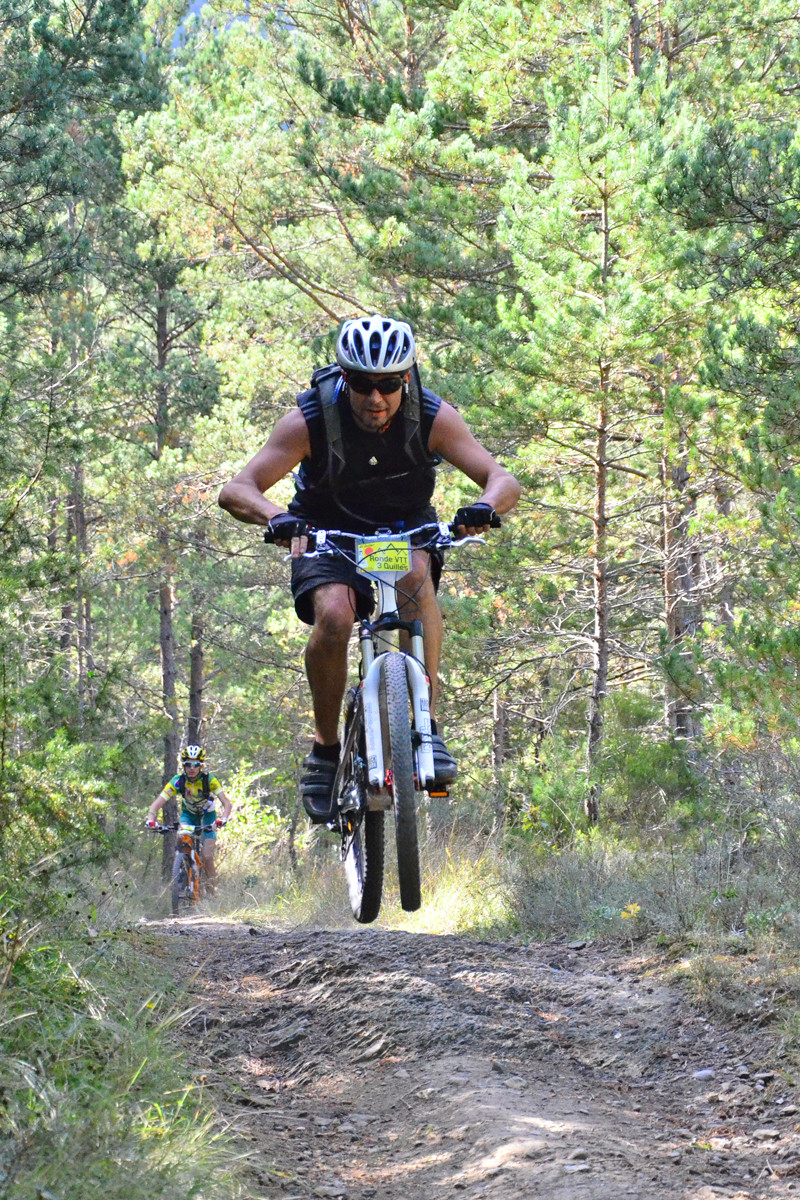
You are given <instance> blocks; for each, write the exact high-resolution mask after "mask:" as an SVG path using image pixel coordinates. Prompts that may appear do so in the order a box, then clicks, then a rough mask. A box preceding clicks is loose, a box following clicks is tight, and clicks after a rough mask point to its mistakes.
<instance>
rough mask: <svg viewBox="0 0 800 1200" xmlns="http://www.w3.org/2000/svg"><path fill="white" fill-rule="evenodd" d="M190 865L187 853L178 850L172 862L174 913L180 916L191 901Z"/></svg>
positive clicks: (175, 915) (174, 915)
mask: <svg viewBox="0 0 800 1200" xmlns="http://www.w3.org/2000/svg"><path fill="white" fill-rule="evenodd" d="M190 896H191V892H190V876H189V867H188V863H187V861H186V855H185V854H183V853H182V852H180V851H179V852H178V853H177V854H176V855H175V861H174V862H173V864H172V915H173V917H179V916H180V915H181V913H182V912H185V911H186V908H187V906H188V905H189V904H190V903H191V899H190Z"/></svg>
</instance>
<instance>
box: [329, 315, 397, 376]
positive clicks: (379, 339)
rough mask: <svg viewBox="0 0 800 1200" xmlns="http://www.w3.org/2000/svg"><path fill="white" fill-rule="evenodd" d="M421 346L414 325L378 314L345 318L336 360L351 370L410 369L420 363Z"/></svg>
mask: <svg viewBox="0 0 800 1200" xmlns="http://www.w3.org/2000/svg"><path fill="white" fill-rule="evenodd" d="M416 358H417V348H416V346H415V345H414V334H413V333H412V332H411V326H410V325H407V324H406V322H405V321H393V320H392V318H391V317H382V316H381V315H380V313H376V314H375V316H373V317H356V318H353V319H352V320H349V321H345V322H344V324H343V325H342V328H341V329H340V330H339V340H338V342H337V343H336V361H337V362H338V364H339V366H340V367H344V369H345V370H347V371H368V372H369V373H370V374H372V375H376V374H378V373H379V372H382V371H383V372H386V374H387V375H388V374H391V373H392V372H394V371H408V370H409V369H410V368H411V367H412V366H413V365H414V363H415V362H416Z"/></svg>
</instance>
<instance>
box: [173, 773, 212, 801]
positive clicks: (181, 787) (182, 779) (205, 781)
mask: <svg viewBox="0 0 800 1200" xmlns="http://www.w3.org/2000/svg"><path fill="white" fill-rule="evenodd" d="M200 782H201V783H202V785H203V803H204V804H208V798H209V796H210V795H211V788H210V786H209V777H208V772H203V774H202V775H201V776H200ZM175 787H176V788H177V789H178V791H179V792H180V794H181V796H182V797H183V799H184V800H185V799H186V776H185V775H184V774H183V772H181V774H180V775H179V776H178V782H177V783H176V784H175Z"/></svg>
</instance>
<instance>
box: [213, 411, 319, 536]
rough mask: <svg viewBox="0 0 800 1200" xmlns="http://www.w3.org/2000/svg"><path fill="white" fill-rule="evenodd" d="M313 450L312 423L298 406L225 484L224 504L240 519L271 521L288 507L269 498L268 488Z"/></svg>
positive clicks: (221, 503) (262, 523)
mask: <svg viewBox="0 0 800 1200" xmlns="http://www.w3.org/2000/svg"><path fill="white" fill-rule="evenodd" d="M309 453H310V446H309V441H308V426H307V425H306V421H305V417H304V416H303V414H302V412H301V411H300V409H299V408H297V409H294V410H293V411H292V412H290V413H287V415H286V416H285V417H281V419H280V421H278V423H277V424H276V426H275V428H274V429H273V431H272V433H271V434H270V437H269V440H268V441H267V443H266V445H264V446H262V447H261V449H260V450H259V452H258V454H256V455H254V456H253V458H251V459H250V462H249V463H248V464H247V465H246V466H245V467H243V468H242V469H241V471H240V472H239V474H238V475H235V476H234V477H233V479H232V480H231V481H230V483H226V484H225V486H224V487H223V489H222V491H221V492H220V494H219V503H220V506H221V507H222V508H224V509H225V510H226V512H229V513H230V514H231V516H232V517H236V519H237V521H247V522H248V523H249V524H251V525H268V524H269V521H270V519H271V518H272V517H275V516H277V515H278V513H282V512H285V511H286V510H285V509H283V508H281V506H280V505H279V504H274V503H273V501H272V500H267V498H266V497H265V495H264V492H266V491H267V490H268V489H269V488H271V487H273V486H274V485H275V484H276V483H278V482H279V481H280V480H281V479H283V478H284V476H286V475H288V474H289V472H290V471H292V470H294V468H295V467H296V466H297V464H298V463H299V462H301V461H302V460H303V459H304V458H305V457H306V456H307V455H308V454H309Z"/></svg>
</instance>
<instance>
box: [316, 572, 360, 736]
mask: <svg viewBox="0 0 800 1200" xmlns="http://www.w3.org/2000/svg"><path fill="white" fill-rule="evenodd" d="M313 604H314V625H313V627H312V629H311V634H310V636H309V639H308V644H307V646H306V674H307V676H308V683H309V686H310V688H311V699H312V704H313V708H314V725H315V737H316V741H317V742H318V743H319V744H320V745H321V746H335V745H336V743H337V742H338V740H339V714H340V712H341V708H342V700H343V698H344V690H345V687H346V686H347V645H348V642H349V641H350V635H351V633H352V631H353V622H354V620H355V608H356V597H355V593H354V592H353V591H352V589H351V588H349V587H348V586H347V585H346V584H344V583H325V584H322V585H321V586H320V587H318V588H315V589H314V593H313Z"/></svg>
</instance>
